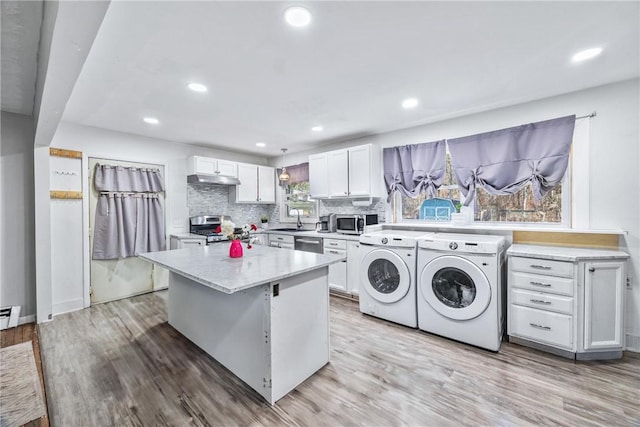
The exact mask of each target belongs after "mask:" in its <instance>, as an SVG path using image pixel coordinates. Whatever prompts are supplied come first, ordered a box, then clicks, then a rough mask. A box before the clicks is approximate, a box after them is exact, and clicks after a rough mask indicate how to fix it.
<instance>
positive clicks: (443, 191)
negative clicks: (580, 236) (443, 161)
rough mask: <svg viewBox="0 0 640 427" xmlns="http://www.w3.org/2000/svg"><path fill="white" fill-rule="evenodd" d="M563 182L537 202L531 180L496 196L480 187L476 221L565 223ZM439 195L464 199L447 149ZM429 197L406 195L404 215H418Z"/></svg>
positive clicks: (403, 207)
mask: <svg viewBox="0 0 640 427" xmlns="http://www.w3.org/2000/svg"><path fill="white" fill-rule="evenodd" d="M562 190H563V188H562V184H558V186H556V187H555V188H554V189H553V190H551V191H550V192H549V193H547V194H546V196H545V197H544V198H543V199H542V200H541V201H540V202H539V203H538V205H535V204H534V199H533V193H532V191H531V183H529V184H527V185H526V186H525V187H524V188H523V189H522V190H520V191H519V192H517V193H516V194H511V195H506V196H492V195H491V194H489V193H487V192H486V191H485V190H484V189H482V188H477V189H476V196H475V200H474V201H473V203H471V205H470V207H471V208H472V209H473V210H474V220H475V221H476V222H512V223H550V224H560V223H562V218H563V217H562V214H563V206H562ZM437 197H439V198H442V199H451V200H452V201H453V203H454V205H455V204H456V202H459V201H460V199H461V195H460V190H459V189H458V185H457V183H456V179H455V175H454V174H453V171H452V170H451V157H450V156H449V153H448V152H447V170H446V174H445V179H444V183H443V185H442V186H441V187H440V188H439V189H438V195H437ZM425 199H426V194H424V193H422V194H420V195H419V196H418V197H416V198H415V199H412V198H410V197H406V196H402V218H403V219H418V217H419V211H420V206H421V205H422V202H423V201H424V200H425Z"/></svg>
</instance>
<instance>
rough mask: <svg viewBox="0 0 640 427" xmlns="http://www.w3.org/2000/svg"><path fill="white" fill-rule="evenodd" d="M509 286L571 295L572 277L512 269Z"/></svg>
mask: <svg viewBox="0 0 640 427" xmlns="http://www.w3.org/2000/svg"><path fill="white" fill-rule="evenodd" d="M509 287H512V288H522V289H531V290H534V291H541V292H550V293H553V294H562V295H568V296H572V295H573V279H566V278H563V277H553V276H545V275H543V274H528V273H522V272H519V271H512V272H511V274H509Z"/></svg>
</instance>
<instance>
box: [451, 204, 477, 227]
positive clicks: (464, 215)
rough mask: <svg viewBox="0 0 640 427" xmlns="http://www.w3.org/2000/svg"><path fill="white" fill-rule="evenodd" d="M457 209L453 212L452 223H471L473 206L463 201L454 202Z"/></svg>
mask: <svg viewBox="0 0 640 427" xmlns="http://www.w3.org/2000/svg"><path fill="white" fill-rule="evenodd" d="M454 206H455V208H456V211H455V212H453V213H452V214H451V225H467V224H470V223H471V213H472V211H471V208H470V207H468V206H463V205H462V203H460V202H456V203H455V204H454Z"/></svg>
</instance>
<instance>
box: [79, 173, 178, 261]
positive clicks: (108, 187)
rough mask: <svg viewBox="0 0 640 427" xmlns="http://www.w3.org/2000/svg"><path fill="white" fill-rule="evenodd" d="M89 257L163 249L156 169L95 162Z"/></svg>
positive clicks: (158, 183)
mask: <svg viewBox="0 0 640 427" xmlns="http://www.w3.org/2000/svg"><path fill="white" fill-rule="evenodd" d="M94 185H95V188H96V190H98V191H99V192H101V193H100V195H99V196H98V204H97V207H96V218H95V225H94V229H95V231H94V235H93V256H92V257H93V259H96V260H105V259H119V258H127V257H131V256H136V255H138V254H139V253H142V252H155V251H163V250H165V249H166V244H165V229H164V213H163V210H162V204H161V203H160V199H159V195H158V192H159V191H164V186H163V184H162V177H161V176H160V171H159V170H158V169H147V168H131V167H121V166H110V165H96V173H95V179H94Z"/></svg>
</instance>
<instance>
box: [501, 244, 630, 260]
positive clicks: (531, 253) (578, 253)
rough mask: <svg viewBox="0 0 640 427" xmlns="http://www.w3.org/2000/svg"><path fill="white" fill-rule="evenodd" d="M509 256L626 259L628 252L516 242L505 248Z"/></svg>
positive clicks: (552, 258) (557, 258) (565, 258)
mask: <svg viewBox="0 0 640 427" xmlns="http://www.w3.org/2000/svg"><path fill="white" fill-rule="evenodd" d="M507 255H509V256H521V257H529V258H538V259H548V260H555V261H570V262H576V261H582V260H591V259H592V260H608V259H627V258H629V254H627V253H626V252H622V251H618V250H614V249H596V248H574V247H566V246H544V245H525V244H520V243H516V244H513V245H511V247H509V249H507Z"/></svg>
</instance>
